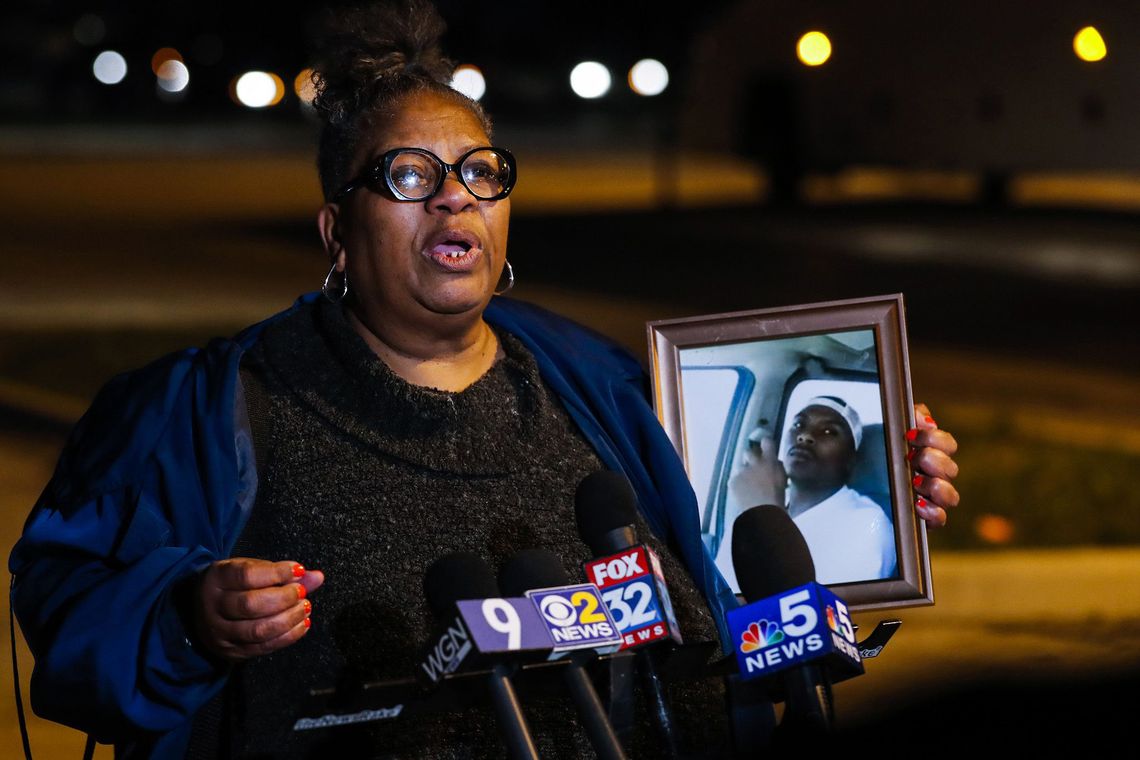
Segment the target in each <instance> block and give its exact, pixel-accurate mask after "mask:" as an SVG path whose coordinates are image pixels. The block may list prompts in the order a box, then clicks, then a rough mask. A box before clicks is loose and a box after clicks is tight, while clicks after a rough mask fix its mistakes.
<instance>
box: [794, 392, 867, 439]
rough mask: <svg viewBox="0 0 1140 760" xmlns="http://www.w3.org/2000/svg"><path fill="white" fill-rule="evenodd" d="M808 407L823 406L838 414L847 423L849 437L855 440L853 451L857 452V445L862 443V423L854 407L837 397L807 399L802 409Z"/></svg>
mask: <svg viewBox="0 0 1140 760" xmlns="http://www.w3.org/2000/svg"><path fill="white" fill-rule="evenodd" d="M809 406H825V407H827V408H828V409H831V410H833V411H835V412H836V413H837V414H839V416H840V417H842V418H843V419H844V420H845V421H846V422H847V427H849V428H851V437H852V438H854V439H855V450H856V451H858V450H859V444H860V443H862V442H863V423H862V422H860V421H859V413H858V412H856V411H855V407H853V406H851V405H849V404H848V403H847V402H846V401H844V400H843V399H841V398H839V397H838V396H816V397H815V398H812V399H808V402H807V403H806V404H804V406H803V408H804V409H807V408H808V407H809ZM800 411H803V410H802V409H801V410H800Z"/></svg>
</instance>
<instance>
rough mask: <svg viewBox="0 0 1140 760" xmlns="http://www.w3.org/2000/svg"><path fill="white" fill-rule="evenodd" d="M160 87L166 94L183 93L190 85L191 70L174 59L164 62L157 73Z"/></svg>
mask: <svg viewBox="0 0 1140 760" xmlns="http://www.w3.org/2000/svg"><path fill="white" fill-rule="evenodd" d="M155 74H156V75H157V76H158V86H159V87H161V88H162V89H163V90H165V91H166V92H182V91H183V90H185V89H186V87H187V86H188V85H189V84H190V69H188V68H186V64H184V63H183V62H182V61H176V60H174V59H173V58H171V59H169V60H166V61H163V62H162V65H160V66H159V67H158V71H156V72H155Z"/></svg>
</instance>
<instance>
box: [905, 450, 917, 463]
mask: <svg viewBox="0 0 1140 760" xmlns="http://www.w3.org/2000/svg"><path fill="white" fill-rule="evenodd" d="M917 453H918V449H908V450H907V452H906V458H907V461H908V462H909V461H910V460H911V459H914V455H915V454H917Z"/></svg>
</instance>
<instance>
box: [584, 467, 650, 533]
mask: <svg viewBox="0 0 1140 760" xmlns="http://www.w3.org/2000/svg"><path fill="white" fill-rule="evenodd" d="M574 516H575V518H576V519H577V521H578V535H579V536H581V537H582V540H583V541H584V542H586V545H587V546H589V547H590V550H591V551H592V552H593V553H594V554H606V553H608V552H607V551H606V549H605V547H604V545H603V542H602V540H603V537H604V536H605V535H606V534H607V533H609V532H610V531H612V530H616V529H617V528H624V527H625V526H627V525H636V524H637V494H636V493H634V491H633V486H631V485H630V483H629V481H628V480H627V479H626V477H625V476H624V475H622V474H621V473H618V472H614V471H612V470H599V471H598V472H592V473H590V474H589V475H587V476H586V477H585V478H583V479H582V482H581V483H579V484H578V490H577V491H575V492H574Z"/></svg>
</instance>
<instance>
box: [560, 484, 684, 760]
mask: <svg viewBox="0 0 1140 760" xmlns="http://www.w3.org/2000/svg"><path fill="white" fill-rule="evenodd" d="M574 515H575V517H576V518H577V523H578V535H580V536H581V537H582V540H583V541H584V542H585V543H586V545H587V546H589V547H590V551H591V552H593V553H594V555H595V558H594V559H593V560H591V561H589V562H586V563H585V564H584V566H583V568H584V570H585V572H586V580H588V581H590V582H592V583H594V584H596V585H597V586H598V587H599V588H601V589H602V599H603V600H605V602H606V605H607V606H608V607H609V610H610V613H611V614H612V615H613V616H614V620H615V621H616V622H617V626H618V630H619V632H621V633H622V636H623V644H622V648H623V649H630V648H635V647H636V649H635V654H634V656H635V662H636V665H637V672H638V675H639V676H640V678H641V682H642V687H643V688H644V690H645V693H646V694H647V695H648V697H649V701H650V713H651V714H652V715H653V722H654V725H655V726H656V727H657V733H658V736H659V737H660V739H661V742H662V744H663V746H664V748H665V750H666V752H667V753H668V756H669V757H678V756H679V754H680V749H679V742H678V736H677V729H676V725H675V723H674V720H673V712H672V708H671V707H670V705H669V698H668V694H667V691H666V688H665V684H664V682H663V681H662V679H661V677H660V675H659V673H658V670H657V663H656V660H655V658H654V654H653V650H652V649H650V648H648V645H651V644H654V643H657V642H663V641H667V640H670V639H671V640H672V641H675V642H676V643H678V644H679V643H681V632H680V628H679V627H678V625H677V619H676V616H675V615H674V613H673V606H672V603H671V601H670V599H669V591H668V589H667V587H666V585H665V579H664V577H663V575H662V573H661V563H660V562H659V561H658V559H657V557H656V555H655V554H654V553H653V550H652V549H650V548H649V546H648V545H646V544H639V543H638V542H637V529H636V527H635V525H636V524H637V494H636V493H634V490H633V486H631V485H630V483H629V481H628V480H627V479H626V477H625V476H624V475H622V474H620V473H617V472H613V471H611V470H601V471H598V472H594V473H591V474H589V475H587V476H586V477H585V478H583V480H582V482H581V483H579V484H578V490H577V491H576V492H575V494H574Z"/></svg>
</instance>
